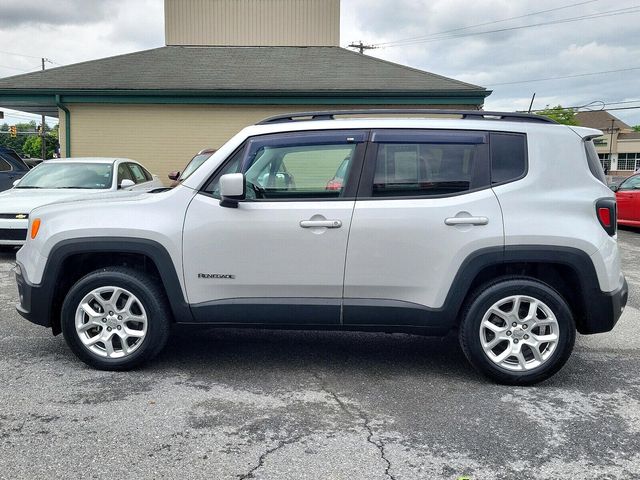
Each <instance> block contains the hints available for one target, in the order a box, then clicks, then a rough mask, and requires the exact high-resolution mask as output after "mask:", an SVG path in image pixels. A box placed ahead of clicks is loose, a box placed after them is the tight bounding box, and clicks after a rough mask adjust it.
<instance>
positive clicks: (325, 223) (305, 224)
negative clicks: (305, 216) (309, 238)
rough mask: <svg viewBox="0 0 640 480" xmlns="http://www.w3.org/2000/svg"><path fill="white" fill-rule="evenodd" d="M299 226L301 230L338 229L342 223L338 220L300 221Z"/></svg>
mask: <svg viewBox="0 0 640 480" xmlns="http://www.w3.org/2000/svg"><path fill="white" fill-rule="evenodd" d="M300 226H301V227H302V228H320V227H325V228H340V227H341V226H342V222H341V221H340V220H302V221H301V222H300Z"/></svg>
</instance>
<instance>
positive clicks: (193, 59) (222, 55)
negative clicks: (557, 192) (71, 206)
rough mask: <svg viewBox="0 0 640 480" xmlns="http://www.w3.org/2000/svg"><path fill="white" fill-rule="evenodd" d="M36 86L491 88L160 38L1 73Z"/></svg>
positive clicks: (385, 67) (28, 87) (6, 81)
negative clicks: (134, 48)
mask: <svg viewBox="0 0 640 480" xmlns="http://www.w3.org/2000/svg"><path fill="white" fill-rule="evenodd" d="M42 90H46V91H59V92H60V93H64V92H65V91H100V92H101V91H111V92H113V91H132V90H133V91H145V92H149V91H167V92H168V91H170V92H207V93H212V92H238V93H242V92H265V93H266V92H293V93H296V92H315V93H317V92H324V93H331V92H336V93H337V92H340V93H345V92H354V93H362V92H369V93H376V92H377V93H381V92H384V93H394V92H395V93H414V94H418V93H420V94H434V95H438V94H443V95H444V94H453V95H455V94H458V95H469V96H472V95H475V96H480V97H486V96H487V95H489V94H490V93H491V91H490V90H487V89H485V88H483V87H480V86H477V85H472V84H469V83H465V82H461V81H458V80H454V79H452V78H447V77H443V76H441V75H436V74H434V73H429V72H424V71H421V70H417V69H414V68H410V67H406V66H404V65H399V64H395V63H391V62H388V61H385V60H380V59H377V58H374V57H370V56H367V55H361V54H359V53H356V52H352V51H350V50H346V49H343V48H340V47H197V46H194V47H190V46H166V47H161V48H155V49H152V50H145V51H141V52H135V53H130V54H126V55H118V56H115V57H109V58H103V59H99V60H92V61H88V62H82V63H77V64H74V65H68V66H64V67H58V68H52V69H49V70H46V71H42V72H40V71H39V72H33V73H27V74H23V75H16V76H13V77H7V78H2V79H0V93H2V94H7V93H11V92H12V91H21V92H24V91H29V92H35V91H42Z"/></svg>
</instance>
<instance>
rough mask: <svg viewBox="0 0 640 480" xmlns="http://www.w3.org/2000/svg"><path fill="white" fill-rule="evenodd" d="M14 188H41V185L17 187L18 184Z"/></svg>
mask: <svg viewBox="0 0 640 480" xmlns="http://www.w3.org/2000/svg"><path fill="white" fill-rule="evenodd" d="M16 188H42V187H31V186H24V187H19V186H17V187H16Z"/></svg>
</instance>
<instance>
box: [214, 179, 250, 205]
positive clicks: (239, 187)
mask: <svg viewBox="0 0 640 480" xmlns="http://www.w3.org/2000/svg"><path fill="white" fill-rule="evenodd" d="M246 196H247V183H246V182H245V179H244V173H227V174H226V175H222V176H221V177H220V197H221V198H222V200H220V205H221V206H223V207H229V208H238V202H240V201H242V200H244V199H245V198H246Z"/></svg>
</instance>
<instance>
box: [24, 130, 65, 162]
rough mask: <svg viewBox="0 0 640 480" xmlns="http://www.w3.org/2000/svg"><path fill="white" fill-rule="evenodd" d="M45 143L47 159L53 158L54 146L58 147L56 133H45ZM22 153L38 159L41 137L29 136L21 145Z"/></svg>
mask: <svg viewBox="0 0 640 480" xmlns="http://www.w3.org/2000/svg"><path fill="white" fill-rule="evenodd" d="M45 143H46V156H47V158H53V154H54V152H55V151H56V146H57V145H58V135H57V132H55V131H54V132H47V134H46V136H45ZM22 153H23V154H25V155H29V156H30V157H34V158H40V157H41V156H42V137H40V136H36V135H29V136H28V137H27V139H26V140H25V142H24V144H23V145H22Z"/></svg>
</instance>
